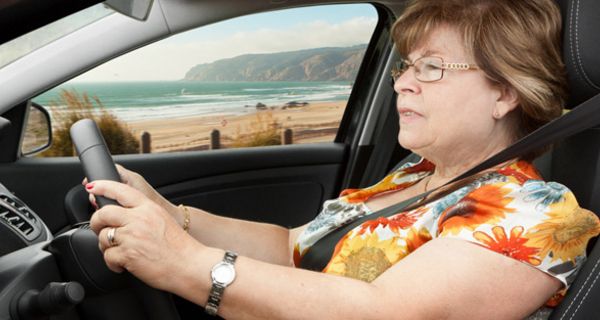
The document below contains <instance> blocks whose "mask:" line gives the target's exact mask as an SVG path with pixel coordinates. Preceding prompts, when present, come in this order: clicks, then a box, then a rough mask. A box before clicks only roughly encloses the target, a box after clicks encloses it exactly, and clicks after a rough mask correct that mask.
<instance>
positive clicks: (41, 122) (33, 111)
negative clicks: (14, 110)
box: [21, 102, 52, 156]
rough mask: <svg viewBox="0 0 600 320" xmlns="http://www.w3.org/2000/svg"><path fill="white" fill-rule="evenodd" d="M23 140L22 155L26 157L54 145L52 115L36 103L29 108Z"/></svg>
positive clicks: (32, 103)
mask: <svg viewBox="0 0 600 320" xmlns="http://www.w3.org/2000/svg"><path fill="white" fill-rule="evenodd" d="M22 139H23V140H22V141H21V154H22V155H24V156H31V155H34V154H36V153H38V152H42V151H44V150H46V149H48V147H50V144H51V143H52V125H51V122H50V114H49V113H48V110H46V109H44V107H42V106H40V105H39V104H37V103H35V102H31V104H30V105H29V107H28V110H27V115H26V120H25V126H24V134H23V138H22Z"/></svg>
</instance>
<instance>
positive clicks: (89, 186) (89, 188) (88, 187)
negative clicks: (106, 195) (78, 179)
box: [85, 182, 94, 190]
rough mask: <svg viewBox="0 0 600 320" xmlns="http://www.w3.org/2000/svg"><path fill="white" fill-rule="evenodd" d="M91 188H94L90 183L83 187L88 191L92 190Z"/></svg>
mask: <svg viewBox="0 0 600 320" xmlns="http://www.w3.org/2000/svg"><path fill="white" fill-rule="evenodd" d="M93 187H94V183H93V182H90V183H88V184H86V185H85V188H86V189H88V190H92V188H93Z"/></svg>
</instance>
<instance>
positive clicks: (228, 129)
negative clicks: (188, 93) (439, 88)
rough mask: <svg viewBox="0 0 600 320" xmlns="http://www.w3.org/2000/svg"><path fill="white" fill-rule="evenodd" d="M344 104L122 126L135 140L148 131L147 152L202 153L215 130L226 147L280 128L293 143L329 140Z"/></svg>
mask: <svg viewBox="0 0 600 320" xmlns="http://www.w3.org/2000/svg"><path fill="white" fill-rule="evenodd" d="M346 103H347V101H345V100H341V101H324V102H311V103H309V104H307V105H304V106H295V107H285V106H282V105H275V106H265V107H264V108H262V109H260V110H258V109H256V108H255V107H248V108H249V109H250V108H252V109H251V110H252V112H248V113H245V114H241V115H240V114H237V115H232V114H229V115H223V114H219V115H198V116H188V117H179V118H168V119H148V120H136V121H128V122H125V121H123V123H125V124H126V126H127V127H128V128H129V130H131V132H132V133H133V135H134V136H135V137H137V138H138V139H139V138H140V136H141V135H142V133H143V132H144V131H145V132H148V133H149V134H150V137H151V146H152V147H151V152H153V153H154V152H175V151H191V150H206V149H208V148H209V146H210V135H211V132H212V131H213V130H219V133H220V136H221V145H222V146H223V148H228V147H230V146H231V145H232V144H235V143H236V142H239V141H240V139H243V137H244V136H247V135H250V134H251V133H252V132H256V131H265V130H269V129H273V130H275V131H277V132H278V133H279V134H280V133H281V131H283V130H284V129H291V130H292V132H293V143H294V144H297V143H311V142H323V141H333V139H334V138H335V135H336V133H337V129H338V126H339V123H340V121H341V119H342V116H343V114H344V110H345V108H346Z"/></svg>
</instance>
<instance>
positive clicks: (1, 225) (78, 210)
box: [0, 0, 600, 320]
mask: <svg viewBox="0 0 600 320" xmlns="http://www.w3.org/2000/svg"><path fill="white" fill-rule="evenodd" d="M100 2H101V1H97V0H96V1H94V0H87V1H73V0H61V1H58V2H55V3H54V6H46V7H44V6H45V5H44V4H42V3H43V2H40V1H35V0H20V1H12V2H10V3H6V4H0V26H1V27H2V30H11V31H10V32H3V33H1V34H0V43H4V42H7V41H9V40H11V39H13V38H16V37H18V36H19V35H22V34H24V33H27V32H29V31H31V30H34V29H36V28H38V27H40V26H43V25H46V24H47V23H49V22H51V21H54V20H56V19H59V18H61V17H63V16H66V15H68V14H70V13H73V12H77V11H79V10H81V9H83V8H86V7H89V6H91V5H94V4H97V3H100ZM334 2H336V1H327V0H302V1H285V0H283V1H245V0H235V1H228V3H227V4H224V3H223V1H218V0H206V1H194V2H190V1H178V0H154V1H149V3H150V4H151V8H150V11H149V15H148V17H147V18H146V20H145V21H140V20H136V19H132V18H130V17H127V16H125V15H122V14H113V15H109V16H107V17H104V18H102V19H101V20H99V21H97V22H96V23H92V24H90V25H88V26H86V27H85V28H82V29H80V30H78V31H77V32H74V33H73V34H71V35H69V36H67V37H65V38H64V39H61V41H55V42H51V43H49V44H47V45H46V46H44V47H42V48H41V49H39V50H36V51H33V52H32V53H30V54H29V55H27V56H25V57H22V58H21V59H18V60H16V61H14V62H12V63H10V64H8V65H6V66H5V67H2V68H0V87H2V88H3V90H2V91H3V93H2V94H0V116H1V117H0V150H1V151H0V319H41V318H47V317H48V316H49V315H52V317H51V319H112V320H119V319H188V318H190V319H191V318H194V319H197V318H206V319H209V318H212V317H210V316H208V315H206V314H204V312H203V310H202V308H200V307H199V306H196V305H192V304H191V303H189V302H186V301H184V300H182V299H180V298H177V297H174V296H172V295H170V294H167V293H165V292H160V291H157V290H154V289H152V288H150V287H148V286H146V285H144V284H143V283H141V282H140V281H138V280H136V279H135V278H133V277H131V276H129V275H127V274H118V275H117V274H114V273H112V272H110V271H109V270H108V269H107V268H106V266H105V264H104V262H103V259H102V256H101V254H100V252H99V251H98V250H97V238H96V236H95V235H94V234H93V233H92V232H91V230H89V227H87V225H86V223H85V222H86V221H87V220H88V219H89V217H90V214H91V212H92V211H93V209H92V207H91V206H90V204H89V202H88V199H87V194H86V192H85V190H83V187H82V186H81V184H80V182H81V180H82V178H83V176H84V172H83V169H82V167H81V164H80V162H79V160H78V159H77V158H75V157H66V158H52V159H41V158H35V157H26V156H23V154H22V153H21V151H20V150H21V143H22V136H23V130H24V126H25V122H26V119H27V117H28V115H29V113H30V112H31V110H32V108H33V109H35V108H36V106H35V105H34V104H33V103H32V102H31V99H32V97H34V96H36V95H37V94H39V93H41V92H44V91H45V90H47V89H49V88H52V87H54V86H56V85H58V84H60V83H63V82H64V81H66V80H68V79H71V78H73V77H75V76H77V75H78V74H81V73H83V72H85V71H86V70H89V69H91V68H93V67H95V66H97V65H99V64H101V63H103V62H105V61H108V60H110V59H113V58H115V57H118V56H120V55H122V54H124V53H126V52H129V51H131V50H133V49H135V48H138V47H141V46H144V45H147V44H149V43H152V42H154V41H157V40H159V39H163V38H166V37H169V36H170V35H173V34H177V33H179V32H183V31H185V30H188V29H191V28H196V27H199V26H203V25H209V24H211V23H214V22H217V21H222V20H225V19H229V18H233V17H237V16H243V15H248V14H252V13H257V12H264V11H271V10H276V9H282V8H291V7H298V6H308V5H317V4H327V3H334ZM349 2H352V1H349ZM557 3H558V4H559V6H560V9H561V12H562V15H563V55H564V60H565V63H566V67H567V75H568V81H569V92H570V94H569V101H568V103H567V108H569V109H570V108H574V107H576V106H577V105H579V104H580V103H582V102H584V101H586V100H588V99H590V98H591V97H593V96H595V95H596V94H598V93H600V46H599V45H598V41H597V37H598V35H597V30H598V29H599V28H600V22H599V21H600V20H599V19H598V17H600V2H596V1H590V0H585V1H584V0H557ZM372 4H373V5H374V6H375V8H376V9H377V13H378V15H379V20H378V23H377V26H376V28H375V31H374V33H373V36H372V38H371V40H370V42H369V44H368V47H367V51H366V53H365V58H364V60H363V62H362V64H361V66H360V70H359V72H358V76H357V78H356V82H355V84H354V89H353V91H352V93H351V95H350V98H349V101H348V107H347V108H346V112H345V113H344V116H343V119H342V121H341V124H340V128H339V131H338V133H337V136H336V138H335V140H334V141H333V142H331V143H319V144H306V145H290V146H281V147H279V146H277V147H258V148H252V149H231V150H212V151H198V152H186V153H181V154H180V153H164V154H160V153H159V154H152V156H145V157H144V156H141V155H119V156H115V157H114V159H115V162H117V163H119V164H122V165H123V166H125V167H127V168H130V169H132V170H134V171H137V172H139V173H141V174H142V175H143V176H144V177H145V178H146V179H147V180H148V181H149V182H150V183H151V184H152V185H153V186H154V187H155V188H157V190H158V191H159V192H160V193H161V194H162V195H164V196H165V197H166V198H167V199H169V200H171V201H172V202H174V203H186V204H187V205H190V206H195V207H199V208H203V209H205V210H207V211H211V212H215V213H218V214H221V215H225V216H231V217H236V218H241V219H250V220H256V221H263V222H269V223H275V224H278V225H282V226H286V227H295V226H299V225H302V224H304V223H306V222H307V221H310V220H311V219H312V218H313V217H314V216H315V215H316V214H317V213H318V212H319V209H320V206H321V203H322V202H323V201H324V200H326V199H328V198H332V197H335V196H336V195H337V193H339V191H340V190H341V189H343V188H348V187H364V186H367V185H370V184H372V183H374V182H376V181H378V180H379V179H380V178H381V177H383V176H384V175H385V174H386V173H387V172H389V171H390V170H392V169H393V168H394V167H396V165H397V164H398V163H403V162H405V161H407V160H410V159H414V157H415V155H412V154H410V152H409V151H408V150H404V149H402V148H401V147H400V146H398V144H397V141H396V135H397V131H398V117H397V114H396V111H395V106H394V104H395V94H394V91H393V88H392V86H391V84H390V79H389V70H390V69H391V66H392V64H393V62H394V61H395V60H396V59H397V58H398V56H397V54H396V53H395V51H394V48H393V45H392V43H391V41H390V34H389V30H390V27H391V24H392V23H393V21H394V17H396V16H398V15H399V13H400V12H401V11H402V8H403V5H404V1H393V0H376V1H373V2H372ZM23 21H25V22H23ZM9 25H10V26H11V27H10V28H8V27H6V26H9ZM15 25H16V26H17V27H14V26H15ZM598 139H600V128H599V127H594V128H592V129H587V130H584V131H583V132H580V133H578V134H576V135H573V136H571V137H569V138H567V139H564V140H563V141H559V142H557V143H556V145H555V146H554V148H553V149H552V150H551V151H549V152H547V153H546V154H545V155H543V156H541V157H540V158H539V159H537V160H536V165H537V167H538V168H539V169H540V171H541V173H542V175H543V176H544V178H545V179H546V180H551V181H557V182H560V183H563V184H564V185H566V186H567V187H569V188H570V189H571V190H572V191H573V192H574V194H575V195H576V197H577V200H578V201H579V203H580V205H581V206H582V207H584V208H587V209H589V210H591V211H593V212H595V213H596V214H599V215H600V198H599V197H598V196H596V194H597V193H598V192H600V145H599V144H598V143H596V141H598ZM232 199H235V201H232ZM599 265H600V245H597V244H596V241H595V240H594V241H592V242H591V243H590V245H589V246H588V261H587V262H586V263H585V265H584V266H583V268H582V269H581V270H580V272H579V274H578V276H577V278H576V279H575V281H574V283H573V285H572V287H571V288H570V290H569V291H568V294H567V296H566V297H565V299H564V300H563V302H562V303H561V304H560V305H559V306H558V307H557V308H556V309H555V310H554V311H553V312H552V314H551V315H550V319H566V318H568V319H600V307H598V306H597V305H596V304H595V301H596V300H598V299H600V288H599V287H598V285H597V280H598V278H599V277H600V268H599ZM440 268H441V270H440V271H442V270H443V266H440ZM51 282H52V283H58V284H53V285H52V286H48V285H49V284H50V283H51Z"/></svg>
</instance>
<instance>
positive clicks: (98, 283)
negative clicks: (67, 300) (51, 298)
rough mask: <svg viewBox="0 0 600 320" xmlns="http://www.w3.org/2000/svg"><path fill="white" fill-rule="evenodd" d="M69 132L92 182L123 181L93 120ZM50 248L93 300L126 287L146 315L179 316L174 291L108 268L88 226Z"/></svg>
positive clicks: (100, 201) (123, 314) (109, 202)
mask: <svg viewBox="0 0 600 320" xmlns="http://www.w3.org/2000/svg"><path fill="white" fill-rule="evenodd" d="M70 133H71V139H72V141H73V144H74V146H75V149H76V151H77V154H78V156H79V160H80V161H81V164H82V166H83V170H84V173H85V175H86V177H87V178H88V180H89V181H90V182H91V181H95V180H112V181H118V182H121V180H120V177H119V173H118V171H117V169H116V167H115V164H114V162H113V159H112V157H111V155H110V153H109V151H108V147H107V146H106V143H105V141H104V138H103V137H102V134H101V133H100V130H99V129H98V127H97V126H96V123H95V122H94V121H92V120H90V119H83V120H80V121H78V122H76V123H75V124H73V126H72V127H71V131H70ZM96 202H97V203H98V205H99V207H103V206H106V205H119V204H118V203H117V202H116V201H115V200H112V199H107V198H104V197H97V198H96ZM49 250H50V252H52V253H53V254H54V256H55V257H56V258H57V260H58V264H59V267H60V269H61V271H63V273H64V275H65V277H66V278H67V279H69V280H75V281H78V282H79V283H81V284H82V285H83V287H84V288H85V290H86V295H88V296H92V297H93V298H92V299H94V298H95V297H100V296H102V295H109V294H111V293H115V292H119V291H123V290H133V292H134V293H135V294H136V295H137V296H138V297H139V298H140V299H139V300H140V301H141V303H142V305H143V307H144V310H145V311H146V315H145V318H147V319H157V320H158V319H179V314H178V312H177V309H176V308H175V305H174V304H173V299H172V296H171V294H169V293H166V292H163V291H159V290H156V289H154V288H151V287H149V286H147V285H146V284H144V283H143V282H141V281H140V280H138V279H136V278H135V277H133V276H132V275H131V274H129V273H127V272H124V273H123V274H117V273H114V272H112V271H110V270H109V269H108V267H107V266H106V264H105V262H104V259H103V257H102V253H101V252H100V251H99V250H98V238H97V236H96V235H95V234H94V233H93V232H92V231H91V230H90V229H89V227H87V226H84V227H82V228H79V229H75V230H71V231H69V232H66V233H64V234H61V235H59V236H57V237H56V238H55V239H54V240H53V241H52V243H51V244H50V246H49ZM96 300H98V298H96ZM100 300H102V299H101V298H100ZM84 303H85V301H84ZM115 317H116V318H115ZM135 318H137V317H135ZM110 319H112V320H116V319H132V315H131V314H128V313H127V312H116V314H110Z"/></svg>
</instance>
